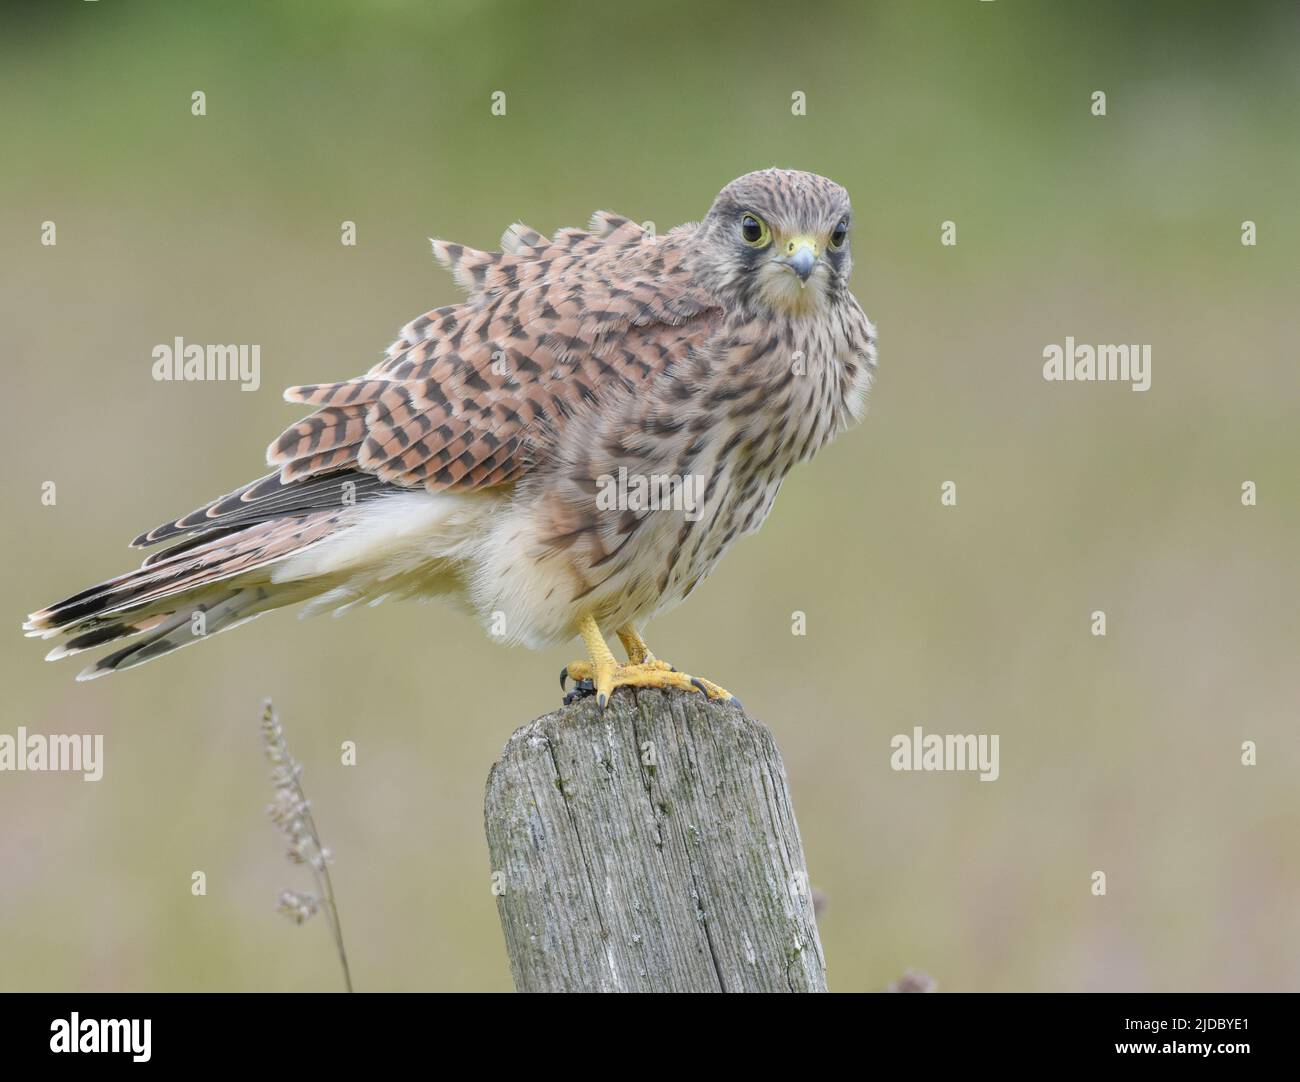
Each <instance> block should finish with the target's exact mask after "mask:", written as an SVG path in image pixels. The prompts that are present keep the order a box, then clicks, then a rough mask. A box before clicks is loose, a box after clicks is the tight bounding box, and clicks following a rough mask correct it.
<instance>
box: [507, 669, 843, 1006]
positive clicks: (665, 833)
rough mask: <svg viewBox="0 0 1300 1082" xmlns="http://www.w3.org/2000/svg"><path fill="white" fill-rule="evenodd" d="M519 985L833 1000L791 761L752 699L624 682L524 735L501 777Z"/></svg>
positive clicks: (525, 988) (510, 936) (511, 946)
mask: <svg viewBox="0 0 1300 1082" xmlns="http://www.w3.org/2000/svg"><path fill="white" fill-rule="evenodd" d="M484 818H485V823H486V827H487V838H488V850H489V853H490V855H491V860H492V871H493V884H494V886H493V889H494V891H496V893H497V906H498V911H499V914H500V917H501V926H502V929H503V930H504V932H505V938H506V950H507V952H508V953H509V955H510V967H511V970H512V972H513V974H514V980H515V987H516V988H518V989H519V991H521V992H542V991H629V992H630V991H644V992H651V991H655V992H668V991H675V992H706V991H708V992H718V991H724V992H740V991H749V992H760V991H761V992H821V991H825V990H826V964H825V960H824V958H823V956H822V947H821V941H820V940H819V939H818V937H817V924H816V920H815V918H814V915H813V903H812V891H811V889H810V887H809V884H808V874H807V869H806V867H805V865H804V856H803V847H802V845H801V844H800V841H799V830H798V827H797V826H796V825H795V819H794V809H793V807H792V806H791V801H790V793H789V789H788V788H787V785H786V778H785V768H784V766H783V764H782V762H781V755H780V752H779V751H778V750H777V747H776V743H775V741H774V740H773V739H772V734H771V733H769V732H768V731H767V729H766V728H765V727H764V726H762V725H760V724H759V723H758V722H756V721H753V720H751V719H750V718H747V717H746V716H745V715H744V714H743V713H742V712H741V710H740V709H739V708H737V707H735V706H731V705H727V704H723V703H717V702H710V701H708V700H706V699H705V698H704V696H703V695H699V694H695V693H687V692H665V691H658V690H639V691H636V692H634V693H630V692H628V691H622V690H621V691H619V692H618V693H617V694H615V695H614V697H613V700H612V701H611V702H610V704H609V708H608V709H607V710H606V711H605V713H604V714H603V715H602V714H601V713H600V712H599V711H598V710H597V708H596V704H595V701H594V700H593V699H591V698H588V699H585V700H583V701H582V702H579V703H575V704H574V705H572V706H568V707H564V708H563V709H560V710H557V711H556V712H554V713H552V714H546V715H545V716H543V717H540V718H538V719H537V720H536V721H534V722H532V723H530V724H528V725H525V726H524V727H523V728H521V729H519V730H518V731H517V732H516V733H515V734H514V735H513V736H512V737H511V738H510V741H509V742H508V743H507V744H506V746H505V749H504V751H503V752H502V755H501V760H500V762H498V763H497V764H496V765H495V766H494V767H493V768H492V772H491V774H490V775H489V776H488V784H487V795H486V800H485V805H484Z"/></svg>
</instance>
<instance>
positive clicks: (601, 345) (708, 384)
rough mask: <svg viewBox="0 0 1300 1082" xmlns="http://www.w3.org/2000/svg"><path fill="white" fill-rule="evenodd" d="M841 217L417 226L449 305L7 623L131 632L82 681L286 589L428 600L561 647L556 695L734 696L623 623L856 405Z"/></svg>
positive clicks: (722, 548)
mask: <svg viewBox="0 0 1300 1082" xmlns="http://www.w3.org/2000/svg"><path fill="white" fill-rule="evenodd" d="M850 227H851V212H850V207H849V197H848V193H847V192H845V190H844V189H843V188H841V187H840V186H839V185H838V184H835V183H833V182H831V181H829V180H827V179H825V178H824V177H820V176H816V175H814V174H812V173H803V172H796V171H791V170H784V169H767V170H764V171H762V172H757V173H750V174H748V175H746V176H743V177H740V178H739V179H738V180H735V181H732V182H731V183H730V184H728V185H727V186H726V187H725V188H723V189H722V191H721V192H720V193H719V195H718V197H717V198H716V199H715V200H714V202H713V205H712V207H711V208H710V210H709V212H708V215H707V216H706V217H705V218H704V220H703V221H701V222H698V223H691V224H688V225H681V226H678V227H677V228H675V229H673V230H671V231H669V232H667V233H664V234H662V235H656V234H655V233H654V232H653V231H652V230H647V229H643V228H642V227H641V226H639V225H637V224H636V223H634V222H632V221H631V220H629V219H627V218H622V217H619V216H618V215H615V214H610V213H607V212H603V211H602V212H600V213H597V214H596V215H595V216H594V217H593V218H592V219H591V223H590V225H589V227H588V229H587V230H585V231H584V230H577V229H563V230H560V231H559V233H557V234H556V237H555V239H554V240H547V239H546V238H545V237H543V236H542V235H541V234H539V233H536V232H534V231H533V230H532V229H529V228H527V227H526V226H524V225H512V226H511V227H510V228H509V229H507V230H506V232H505V234H504V236H503V237H502V238H501V248H502V250H501V251H499V252H483V251H476V250H475V249H473V248H467V247H465V246H464V245H461V244H452V243H450V242H447V241H441V240H435V241H433V252H434V255H435V256H436V257H437V258H438V260H439V261H440V262H441V263H443V264H444V265H445V266H446V267H447V268H449V269H450V271H451V273H452V275H453V276H454V277H455V279H456V281H457V282H458V283H460V285H461V286H463V287H464V288H465V289H466V290H468V292H469V296H468V298H467V299H466V300H464V301H463V302H461V303H459V304H453V305H448V306H447V307H445V308H437V309H434V310H433V311H431V312H428V313H426V314H425V315H422V316H420V317H419V318H418V319H416V320H414V321H413V322H411V323H409V324H407V326H406V327H404V328H403V329H402V331H401V334H400V336H399V337H398V339H397V341H396V342H394V343H393V344H392V345H391V346H390V347H389V348H388V351H387V353H386V355H385V356H384V358H383V360H381V361H380V362H379V363H378V364H377V365H376V366H375V367H374V368H372V369H371V370H370V371H369V372H368V373H367V374H366V375H364V376H359V377H357V378H354V379H349V380H345V381H344V382H341V383H324V384H317V385H310V386H303V387H291V388H289V389H288V390H287V391H286V392H285V394H284V397H285V399H286V400H287V401H289V402H300V403H305V404H307V405H310V406H312V407H313V408H314V412H312V413H311V414H310V415H309V416H307V417H306V418H304V419H303V420H301V421H299V422H298V423H297V424H295V425H293V426H291V427H290V428H289V429H287V430H286V431H285V432H284V433H283V434H282V435H281V436H280V437H279V438H278V439H276V440H275V441H274V442H273V443H272V444H271V446H270V448H269V450H268V452H267V461H268V464H269V465H271V466H273V467H274V472H272V473H269V474H267V475H266V476H265V477H262V478H260V479H259V480H256V481H253V482H251V483H250V484H247V485H244V486H243V487H242V488H239V489H236V490H235V491H234V492H231V493H229V494H228V495H226V496H222V497H221V498H220V499H216V500H213V501H212V502H210V503H208V504H205V505H204V506H203V507H200V508H199V509H198V510H196V511H192V512H191V513H190V514H188V515H185V516H183V517H182V518H178V519H176V520H174V521H172V522H167V523H164V524H163V525H161V526H158V527H155V528H154V529H152V530H149V531H148V532H147V533H143V534H141V535H140V536H139V537H137V538H136V539H135V540H134V541H133V542H132V545H133V546H135V547H143V546H148V545H153V544H156V543H159V542H171V544H170V547H167V548H164V549H162V550H160V551H158V552H155V553H154V554H152V555H150V556H149V557H148V558H147V559H146V560H145V561H144V563H143V565H142V566H141V567H140V568H139V569H138V570H135V571H130V572H127V573H126V574H124V575H120V576H118V577H117V578H114V579H110V580H108V581H107V582H103V583H100V584H99V585H98V586H92V587H91V588H90V589H88V590H83V591H82V592H81V593H79V594H75V595H73V596H72V597H70V598H68V599H67V600H65V601H60V602H59V603H58V604H56V605H51V606H50V607H49V608H46V609H42V610H41V611H39V612H36V613H33V614H32V615H31V616H30V617H29V619H28V621H27V623H26V624H25V625H24V627H25V630H26V631H27V633H28V634H29V635H34V636H40V637H42V638H50V637H53V636H56V635H67V636H69V638H68V639H67V641H65V642H63V643H62V644H61V645H58V646H56V647H55V648H54V649H53V650H51V651H50V653H49V655H48V657H49V659H51V660H53V659H55V658H60V657H66V656H67V655H69V654H76V653H80V652H81V651H83V650H87V649H90V648H91V647H97V646H100V645H103V644H106V643H110V642H116V641H117V640H119V639H128V640H130V641H129V643H128V644H127V645H124V646H122V647H121V648H119V649H117V650H115V651H114V652H112V653H110V654H108V655H107V656H106V657H102V658H101V659H99V660H98V661H96V662H95V663H94V664H93V665H91V666H90V667H89V668H87V669H85V670H84V671H83V672H82V673H81V674H80V675H79V676H78V679H80V680H88V679H94V678H95V677H98V676H104V675H106V674H108V673H112V672H117V671H119V670H122V669H129V668H132V667H134V666H136V665H139V664H141V663H143V662H145V661H151V660H153V659H154V658H157V657H162V656H163V655H164V654H168V653H170V652H171V651H173V650H176V649H179V648H180V647H182V646H188V645H189V644H190V643H192V642H194V641H196V640H197V639H199V638H203V637H206V636H207V635H211V634H214V633H215V632H217V631H223V630H225V629H227V628H230V627H235V626H237V625H239V624H242V623H244V622H246V621H248V620H251V619H253V618H254V617H256V616H260V615H261V614H262V613H264V612H267V611H269V610H271V609H278V608H281V607H283V606H286V605H291V604H295V603H297V602H302V601H307V602H309V604H308V606H307V608H306V609H305V610H304V615H305V614H306V613H307V612H318V611H323V610H335V611H341V610H343V609H346V608H349V607H350V606H353V605H356V604H359V603H361V602H367V603H370V604H377V603H378V602H379V601H381V600H383V599H385V598H407V597H417V598H432V597H439V598H446V599H449V600H451V601H454V602H457V603H459V604H461V605H463V606H464V607H466V608H468V609H469V611H471V612H472V613H473V614H474V615H475V616H476V617H477V618H478V619H479V620H480V621H481V622H482V623H484V624H485V625H486V626H487V627H488V628H489V629H490V630H491V631H492V633H493V634H494V637H496V638H498V639H499V640H504V641H506V642H509V643H522V644H525V645H527V646H530V647H533V648H539V647H542V646H545V645H548V644H552V643H560V642H565V641H567V640H569V639H570V638H572V637H574V636H575V635H578V636H581V637H582V639H583V640H584V642H585V644H586V648H587V652H588V654H589V659H588V660H586V661H580V662H574V663H573V664H571V665H569V666H568V667H567V669H566V670H565V674H562V675H561V685H562V686H563V685H564V683H565V678H566V675H567V676H568V677H571V678H573V679H574V680H576V681H580V682H586V681H589V682H590V683H589V684H587V683H584V684H583V687H584V690H588V689H589V690H591V691H594V693H595V694H596V695H597V697H598V700H599V703H600V705H601V707H602V708H603V707H604V705H605V704H606V702H607V701H608V698H609V696H610V695H611V694H612V693H613V691H614V689H615V688H618V687H622V686H631V687H656V688H683V689H686V690H691V689H694V690H696V691H700V692H703V693H704V694H707V695H709V696H710V697H713V698H723V699H729V698H731V695H730V694H729V693H728V692H727V691H725V690H724V689H723V688H721V687H719V686H718V685H716V684H714V683H712V682H710V681H707V680H702V679H699V678H696V677H692V676H688V675H686V674H685V673H682V672H678V671H677V670H675V669H674V668H673V667H672V666H671V665H669V664H668V663H667V662H665V661H661V660H659V659H657V658H656V657H655V656H654V655H653V654H652V653H651V652H650V650H649V648H648V647H647V646H646V644H645V642H644V640H643V639H642V638H641V635H640V632H639V631H638V628H639V627H641V626H643V625H644V623H645V621H647V620H649V619H650V618H651V617H653V616H654V615H656V614H657V613H660V612H663V611H665V610H666V609H668V608H670V607H671V606H673V605H676V604H677V603H679V602H680V601H682V600H683V599H684V598H685V597H686V596H687V595H688V594H690V592H691V591H692V590H693V589H694V588H695V587H696V585H697V584H698V583H699V582H700V580H701V579H703V578H704V577H705V576H706V575H707V574H709V572H710V571H712V570H713V568H714V567H715V566H716V564H717V562H718V560H719V559H720V558H721V557H722V554H723V553H724V552H726V551H727V549H728V548H729V547H730V546H731V544H732V543H733V542H734V541H735V540H736V539H737V538H739V537H741V536H743V535H745V534H748V533H752V532H753V531H754V530H756V529H758V527H759V526H760V525H761V524H762V522H763V520H764V519H765V518H766V517H767V515H768V512H769V511H770V510H771V508H772V503H773V501H774V500H775V498H776V494H777V490H778V489H779V488H780V487H781V482H782V480H783V479H784V478H785V476H786V474H787V473H788V472H789V470H790V468H791V467H792V466H794V465H795V463H797V462H801V461H803V460H805V459H808V458H810V457H811V456H812V455H813V454H815V453H816V452H817V451H818V450H819V449H820V448H821V447H823V446H824V445H825V444H826V443H827V441H828V440H830V439H831V438H832V437H833V436H835V435H836V434H837V433H838V432H839V431H840V430H841V429H843V428H845V427H846V426H848V425H849V424H850V423H851V422H853V421H855V420H857V419H859V418H860V417H861V415H862V414H863V412H864V411H865V409H866V399H867V391H868V387H869V385H870V383H871V379H872V377H873V374H874V372H875V366H876V347H875V329H874V328H873V326H872V324H871V322H870V320H868V318H867V316H866V315H865V313H864V312H863V310H862V308H861V307H860V306H859V305H858V302H857V300H856V299H855V298H854V297H853V295H852V294H851V293H850V292H849V284H848V283H849V272H850V270H851V267H852V257H851V255H850V248H851V245H850V236H849V235H850ZM609 632H614V633H615V634H617V635H618V637H619V639H620V640H621V642H622V644H623V646H624V648H625V650H626V652H627V658H628V660H627V663H626V664H620V663H619V662H617V661H616V660H615V658H614V656H613V654H612V653H611V651H610V648H609V646H608V645H607V644H606V635H607V634H608V633H609Z"/></svg>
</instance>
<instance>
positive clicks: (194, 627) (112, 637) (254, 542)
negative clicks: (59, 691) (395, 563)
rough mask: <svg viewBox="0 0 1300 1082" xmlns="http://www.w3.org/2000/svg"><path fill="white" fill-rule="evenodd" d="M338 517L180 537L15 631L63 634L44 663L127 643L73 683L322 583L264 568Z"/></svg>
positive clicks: (309, 592) (158, 653)
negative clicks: (285, 577)
mask: <svg viewBox="0 0 1300 1082" xmlns="http://www.w3.org/2000/svg"><path fill="white" fill-rule="evenodd" d="M338 521H339V515H338V514H337V513H317V514H313V515H306V516H300V517H296V518H292V519H280V520H276V521H273V522H266V523H261V524H258V525H256V526H251V527H248V528H247V529H243V530H239V531H237V532H235V533H233V534H227V532H226V531H221V532H220V533H219V534H218V536H216V537H214V538H213V539H212V540H210V541H208V542H206V543H204V544H199V545H195V544H194V542H193V540H191V541H188V542H184V543H182V544H180V545H178V546H177V547H176V548H175V549H173V550H172V551H170V552H165V553H160V554H157V555H156V556H154V557H151V558H150V560H149V561H147V562H146V563H145V564H144V566H142V567H140V568H137V569H136V570H135V571H130V572H127V573H126V574H124V575H119V576H117V577H116V578H112V579H109V580H107V581H106V582H102V583H100V584H98V585H97V586H92V587H91V588H90V589H88V590H83V591H81V593H79V594H74V595H73V596H72V597H69V598H67V599H65V600H64V601H60V602H59V603H58V604H55V605H51V606H49V607H48V608H45V609H42V610H40V611H39V612H34V613H32V614H31V616H29V617H28V619H27V622H26V623H25V624H24V625H23V627H24V629H25V630H26V632H27V634H28V635H29V636H36V637H39V638H45V639H48V638H53V637H55V636H59V635H65V636H67V639H66V641H64V642H62V643H61V644H59V645H57V646H55V647H54V648H53V649H52V650H51V651H50V652H49V653H48V654H47V655H46V660H48V661H56V660H58V659H59V658H63V657H69V656H71V655H73V654H79V653H81V652H83V651H85V650H90V649H93V648H95V647H99V646H104V645H106V644H108V643H112V642H116V641H118V640H120V639H133V640H134V641H132V642H131V643H130V644H129V645H127V646H124V647H123V648H122V649H119V650H117V651H115V652H114V653H111V654H109V655H108V656H106V657H103V658H101V659H100V660H99V661H97V662H96V663H95V664H94V665H91V666H90V667H89V668H87V669H85V670H84V671H83V672H82V673H80V674H79V675H78V677H77V679H78V680H93V679H95V678H96V677H100V676H105V675H107V674H108V673H110V672H118V671H121V670H123V669H130V668H134V667H135V666H136V665H141V664H143V663H144V662H146V661H152V660H154V659H155V658H159V657H163V656H164V655H166V654H169V653H171V652H172V651H173V650H179V649H180V648H181V647H182V646H188V645H190V644H191V643H193V642H197V641H199V640H200V639H204V638H207V637H208V636H210V635H213V634H215V633H216V632H218V631H225V630H228V629H230V628H232V627H237V626H239V625H240V624H243V623H247V622H248V621H249V620H252V619H254V618H255V617H257V616H260V615H261V614H262V613H264V612H267V611H269V610H271V609H276V608H280V607H282V606H284V605H292V604H295V603H297V602H299V601H302V600H304V599H306V598H308V597H312V596H314V595H315V594H316V593H319V592H320V591H321V590H323V589H326V588H327V584H325V583H323V582H322V583H316V582H311V581H307V582H302V581H298V582H288V583H283V584H275V583H273V582H272V580H271V579H272V574H271V573H272V568H271V566H270V565H273V564H276V563H278V562H279V561H281V560H283V559H284V558H285V557H288V556H292V555H294V554H296V553H300V552H302V551H303V550H305V549H307V548H309V547H311V546H312V545H315V544H316V543H317V542H319V541H322V540H324V539H325V538H327V537H329V536H330V535H331V533H332V532H333V531H334V530H335V529H336V528H337V526H338ZM136 636H142V637H140V638H136Z"/></svg>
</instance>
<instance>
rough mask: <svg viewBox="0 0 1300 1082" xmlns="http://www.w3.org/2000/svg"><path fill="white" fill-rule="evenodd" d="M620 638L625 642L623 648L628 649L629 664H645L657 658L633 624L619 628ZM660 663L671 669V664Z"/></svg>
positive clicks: (620, 640)
mask: <svg viewBox="0 0 1300 1082" xmlns="http://www.w3.org/2000/svg"><path fill="white" fill-rule="evenodd" d="M618 640H619V642H621V643H622V644H623V649H624V650H625V651H627V661H628V664H629V665H645V664H647V663H650V662H653V661H654V660H655V656H654V654H652V653H651V652H650V647H648V646H647V645H646V641H645V639H643V638H641V634H640V632H638V631H637V629H636V628H634V627H633V626H632V625H631V624H628V625H627V626H625V627H622V628H619V632H618ZM659 664H661V665H664V667H665V668H669V669H671V668H672V666H671V665H667V664H666V663H665V662H660V663H659Z"/></svg>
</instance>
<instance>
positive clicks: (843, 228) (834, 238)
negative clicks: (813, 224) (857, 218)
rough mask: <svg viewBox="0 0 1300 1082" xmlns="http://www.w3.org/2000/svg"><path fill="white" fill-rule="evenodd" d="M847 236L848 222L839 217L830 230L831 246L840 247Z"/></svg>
mask: <svg viewBox="0 0 1300 1082" xmlns="http://www.w3.org/2000/svg"><path fill="white" fill-rule="evenodd" d="M848 238H849V223H848V220H847V219H845V218H841V219H840V220H839V221H838V222H837V223H836V225H835V228H834V229H832V230H831V237H830V240H831V247H832V248H835V249H837V250H838V249H840V248H843V247H844V242H845V241H846V240H848Z"/></svg>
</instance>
